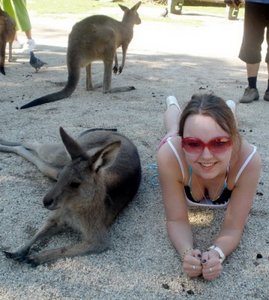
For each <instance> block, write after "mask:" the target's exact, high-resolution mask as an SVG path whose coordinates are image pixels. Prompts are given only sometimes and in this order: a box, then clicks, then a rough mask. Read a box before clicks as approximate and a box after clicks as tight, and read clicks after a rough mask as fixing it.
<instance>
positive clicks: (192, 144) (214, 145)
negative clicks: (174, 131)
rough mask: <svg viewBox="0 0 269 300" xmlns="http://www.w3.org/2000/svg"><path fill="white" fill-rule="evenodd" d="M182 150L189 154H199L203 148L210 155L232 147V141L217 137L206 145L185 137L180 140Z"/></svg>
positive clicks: (196, 139)
mask: <svg viewBox="0 0 269 300" xmlns="http://www.w3.org/2000/svg"><path fill="white" fill-rule="evenodd" d="M181 145H182V148H183V149H184V150H185V151H186V152H188V153H190V154H201V153H202V152H203V151H204V149H205V147H207V148H208V150H209V151H210V152H212V153H222V152H225V151H226V150H228V149H229V148H230V147H231V146H232V140H231V139H230V138H229V137H227V136H218V137H216V138H214V139H212V140H210V141H209V142H207V143H204V142H203V141H202V140H200V139H198V138H194V137H185V138H182V140H181Z"/></svg>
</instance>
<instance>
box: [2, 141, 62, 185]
mask: <svg viewBox="0 0 269 300" xmlns="http://www.w3.org/2000/svg"><path fill="white" fill-rule="evenodd" d="M38 147H40V144H32V145H31V144H29V145H27V146H26V145H25V146H24V145H22V144H21V143H16V142H8V141H5V140H2V139H1V140H0V152H6V153H15V154H17V155H19V156H21V157H23V158H24V159H26V160H28V161H29V162H31V163H32V164H34V165H35V166H36V167H37V168H38V169H39V170H40V172H41V173H43V174H44V175H46V176H48V177H49V178H51V179H54V180H57V176H58V173H59V168H57V167H54V166H52V165H50V164H48V163H46V162H45V161H43V160H42V159H41V158H40V157H39V156H38V154H37V153H38V152H36V150H37V148H38Z"/></svg>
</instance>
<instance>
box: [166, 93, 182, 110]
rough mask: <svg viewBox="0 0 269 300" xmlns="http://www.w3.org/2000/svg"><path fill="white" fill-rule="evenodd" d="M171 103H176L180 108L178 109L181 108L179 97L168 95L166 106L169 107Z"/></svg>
mask: <svg viewBox="0 0 269 300" xmlns="http://www.w3.org/2000/svg"><path fill="white" fill-rule="evenodd" d="M170 105H175V106H176V107H177V108H178V110H180V107H179V104H178V102H177V98H176V97H175V96H168V97H167V98H166V108H168V107H169V106H170Z"/></svg>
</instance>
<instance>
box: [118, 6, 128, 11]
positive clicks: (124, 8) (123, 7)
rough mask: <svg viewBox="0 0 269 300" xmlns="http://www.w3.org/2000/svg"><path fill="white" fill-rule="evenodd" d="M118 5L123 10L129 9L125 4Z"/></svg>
mask: <svg viewBox="0 0 269 300" xmlns="http://www.w3.org/2000/svg"><path fill="white" fill-rule="evenodd" d="M119 7H120V8H121V9H122V10H123V11H124V12H125V11H127V10H129V8H128V7H126V6H124V5H122V4H119Z"/></svg>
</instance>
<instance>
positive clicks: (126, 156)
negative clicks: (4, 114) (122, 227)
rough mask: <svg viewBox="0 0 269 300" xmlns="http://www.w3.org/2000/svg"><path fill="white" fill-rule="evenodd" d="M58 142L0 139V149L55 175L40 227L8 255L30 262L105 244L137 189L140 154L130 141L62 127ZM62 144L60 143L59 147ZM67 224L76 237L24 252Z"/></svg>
mask: <svg viewBox="0 0 269 300" xmlns="http://www.w3.org/2000/svg"><path fill="white" fill-rule="evenodd" d="M60 135H61V138H62V142H63V144H49V145H42V144H39V143H34V144H27V145H23V144H20V143H12V142H6V141H3V140H0V151H2V152H13V153H16V154H18V155H20V156H22V157H24V158H25V159H27V160H28V161H30V162H32V163H33V164H34V165H36V166H37V168H38V169H39V170H40V171H41V172H42V173H43V174H45V175H46V176H48V177H50V178H52V179H54V180H57V182H56V183H55V185H54V186H53V187H52V189H51V190H50V191H49V192H48V193H47V194H46V195H45V197H44V199H43V204H44V206H45V207H46V208H47V209H49V210H51V211H53V213H52V214H51V216H50V217H49V218H48V220H47V222H46V223H45V224H44V226H43V227H41V229H40V230H39V231H38V232H37V233H36V234H35V235H34V236H33V238H32V239H31V240H30V241H29V242H27V243H26V244H25V245H24V246H22V247H21V248H19V250H17V251H16V252H7V251H4V253H5V255H6V256H7V257H8V258H13V259H15V260H17V261H20V262H26V263H29V264H31V265H33V266H35V265H39V264H43V263H47V262H50V261H53V260H56V259H58V258H62V257H66V256H69V257H72V256H75V255H83V254H87V253H92V252H95V253H96V252H100V251H102V250H104V249H105V248H106V246H107V245H106V234H107V230H108V227H109V226H110V225H111V224H112V223H113V221H114V220H115V218H116V216H117V215H118V214H119V213H120V211H122V209H123V208H124V207H126V206H127V204H128V203H129V202H130V201H131V200H132V198H133V197H134V196H135V194H136V193H137V190H138V187H139V184H140V180H141V165H140V159H139V155H138V152H137V149H136V147H135V146H134V144H133V143H132V142H131V141H130V140H129V139H128V138H126V137H125V136H123V135H121V134H118V133H116V132H114V131H111V130H108V129H91V130H87V131H85V132H83V133H82V134H81V135H80V136H79V137H78V139H77V141H75V140H74V139H73V138H71V137H70V136H69V135H68V134H67V133H66V132H65V131H64V130H63V129H62V128H60ZM64 146H65V147H64ZM63 225H67V226H69V227H71V228H72V229H74V230H76V231H78V232H79V233H80V234H81V241H80V242H78V243H76V244H74V245H69V246H65V247H61V248H57V249H51V250H44V251H41V252H39V253H30V250H31V247H32V245H33V244H34V243H36V242H37V241H38V240H41V239H43V238H44V237H45V236H46V237H47V236H51V235H52V234H54V233H56V232H57V231H59V230H60V229H61V228H62V227H63Z"/></svg>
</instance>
